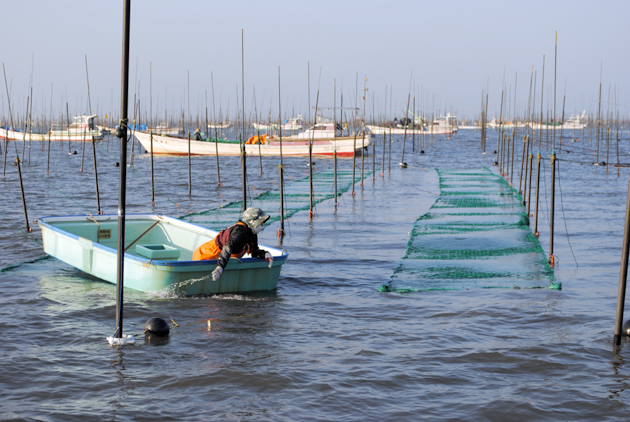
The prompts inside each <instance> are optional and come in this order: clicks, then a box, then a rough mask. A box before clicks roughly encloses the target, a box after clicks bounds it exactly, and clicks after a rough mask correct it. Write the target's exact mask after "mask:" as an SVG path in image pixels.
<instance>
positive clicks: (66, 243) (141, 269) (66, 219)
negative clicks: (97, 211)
mask: <svg viewBox="0 0 630 422" xmlns="http://www.w3.org/2000/svg"><path fill="white" fill-rule="evenodd" d="M38 223H39V227H40V228H41V229H42V239H43V243H44V252H46V253H47V254H49V255H51V256H53V257H55V258H57V259H59V260H61V261H63V262H65V263H67V264H68V265H71V266H73V267H75V268H77V269H79V270H81V271H84V272H86V273H88V274H90V275H93V276H94V277H97V278H99V279H101V280H104V281H107V282H109V283H113V284H116V276H117V251H116V248H117V245H118V216H117V215H114V214H112V215H95V216H63V217H43V218H40V219H39V220H38ZM217 234H218V232H216V231H214V230H210V229H206V228H204V227H200V226H197V225H195V224H191V223H188V222H185V221H182V220H178V219H175V218H172V217H165V216H161V215H153V214H135V215H133V214H132V215H127V216H126V217H125V252H124V260H125V262H124V280H125V288H130V289H134V290H139V291H142V292H166V293H174V294H177V295H199V294H214V293H236V292H238V293H242V292H251V291H261V290H273V289H275V288H276V285H277V283H278V277H279V276H280V269H281V268H282V265H283V264H284V263H285V262H286V259H287V257H288V256H289V255H288V253H287V252H286V251H282V250H279V249H275V248H270V247H268V246H264V245H260V247H261V249H264V250H266V251H268V252H269V253H270V254H271V255H272V256H273V258H274V259H273V263H272V266H271V268H269V266H268V264H267V262H266V261H265V259H258V258H252V257H251V256H250V255H249V254H247V255H245V256H243V257H242V258H240V259H236V258H232V259H230V260H229V262H228V265H227V267H225V270H224V272H223V274H222V276H221V278H219V279H218V280H216V281H213V280H212V271H213V270H214V269H215V268H216V266H217V260H216V259H213V260H206V261H193V260H192V255H193V252H194V251H195V249H196V248H198V247H199V245H202V244H203V243H205V242H207V241H209V240H212V239H214V237H215V236H216V235H217Z"/></svg>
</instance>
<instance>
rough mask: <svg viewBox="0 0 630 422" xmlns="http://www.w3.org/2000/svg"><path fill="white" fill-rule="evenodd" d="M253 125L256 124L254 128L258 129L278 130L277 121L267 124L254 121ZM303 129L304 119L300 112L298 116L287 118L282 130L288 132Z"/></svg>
mask: <svg viewBox="0 0 630 422" xmlns="http://www.w3.org/2000/svg"><path fill="white" fill-rule="evenodd" d="M252 126H254V129H256V130H264V131H266V132H269V131H277V130H278V124H277V123H269V124H265V122H260V123H257V122H254V123H252ZM302 129H304V119H303V118H302V115H301V114H299V115H298V116H297V117H292V118H290V119H287V120H285V121H284V123H283V124H282V130H283V131H286V132H295V131H297V130H302Z"/></svg>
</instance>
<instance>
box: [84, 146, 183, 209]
mask: <svg viewBox="0 0 630 422" xmlns="http://www.w3.org/2000/svg"><path fill="white" fill-rule="evenodd" d="M96 145H98V147H99V148H101V149H103V147H102V146H101V145H100V144H96ZM104 151H105V152H106V153H108V154H109V155H110V156H111V157H112V158H114V159H115V158H116V157H115V156H114V155H113V154H112V153H111V152H109V151H108V150H107V149H104ZM129 169H130V170H131V171H132V172H133V174H135V175H136V176H138V177H139V178H140V179H142V181H144V182H145V183H148V184H151V182H149V181H147V180H146V179H145V178H144V177H142V176H140V175H139V174H138V172H136V171H135V170H134V169H133V167H129ZM155 190H156V191H157V193H158V194H159V195H162V196H163V197H165V198H166V199H167V200H168V201H169V202H171V203H172V204H173V205H175V206H176V207H178V208H179V205H177V203H175V202H174V201H172V200H171V198H169V197H168V196H166V194H164V193H162V192H160V191H159V189H155Z"/></svg>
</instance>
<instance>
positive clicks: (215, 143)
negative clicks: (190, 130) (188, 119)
mask: <svg viewBox="0 0 630 422" xmlns="http://www.w3.org/2000/svg"><path fill="white" fill-rule="evenodd" d="M214 148H215V155H216V157H217V184H218V185H219V186H221V170H220V169H219V134H218V133H217V127H216V124H215V126H214Z"/></svg>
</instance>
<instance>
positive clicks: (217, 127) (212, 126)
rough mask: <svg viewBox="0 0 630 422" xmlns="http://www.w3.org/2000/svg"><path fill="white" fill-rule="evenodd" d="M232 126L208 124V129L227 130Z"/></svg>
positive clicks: (229, 123)
mask: <svg viewBox="0 0 630 422" xmlns="http://www.w3.org/2000/svg"><path fill="white" fill-rule="evenodd" d="M231 126H232V122H223V123H216V124H214V123H208V129H227V128H229V127H231Z"/></svg>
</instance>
